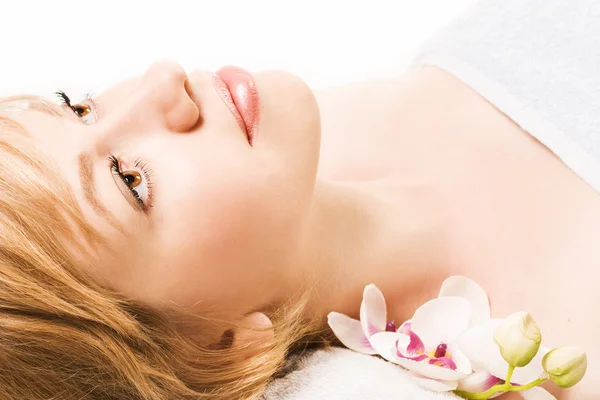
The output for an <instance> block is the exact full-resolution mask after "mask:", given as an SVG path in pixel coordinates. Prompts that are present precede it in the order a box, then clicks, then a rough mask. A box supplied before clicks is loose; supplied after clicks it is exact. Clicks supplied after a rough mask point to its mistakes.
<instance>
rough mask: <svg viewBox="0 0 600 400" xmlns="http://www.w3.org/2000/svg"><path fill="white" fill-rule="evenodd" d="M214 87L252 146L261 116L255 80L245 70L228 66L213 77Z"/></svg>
mask: <svg viewBox="0 0 600 400" xmlns="http://www.w3.org/2000/svg"><path fill="white" fill-rule="evenodd" d="M213 85H214V87H215V90H216V91H217V93H218V94H219V96H221V99H223V101H224V102H225V105H227V108H229V111H231V113H232V114H233V116H234V117H235V119H236V120H237V122H238V125H239V126H240V128H241V129H242V131H243V132H244V133H245V134H246V138H247V139H248V143H249V144H250V146H252V145H253V143H254V139H255V138H256V133H257V131H258V120H259V116H260V114H259V110H260V99H259V97H258V91H257V90H256V83H255V82H254V78H253V77H252V75H251V74H250V73H249V72H248V71H246V70H245V69H243V68H240V67H233V66H227V67H223V68H221V69H220V70H218V71H217V72H216V73H215V75H213Z"/></svg>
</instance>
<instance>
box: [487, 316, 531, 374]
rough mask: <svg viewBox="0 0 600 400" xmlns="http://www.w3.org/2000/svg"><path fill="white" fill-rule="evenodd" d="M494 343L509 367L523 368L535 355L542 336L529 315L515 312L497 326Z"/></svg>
mask: <svg viewBox="0 0 600 400" xmlns="http://www.w3.org/2000/svg"><path fill="white" fill-rule="evenodd" d="M494 342H496V344H497V345H498V347H499V348H500V353H501V354H502V358H504V360H505V361H506V362H507V363H508V364H509V365H512V366H515V367H524V366H526V365H527V364H529V363H530V362H531V360H532V359H533V357H535V355H536V354H537V352H538V350H539V348H540V343H541V342H542V334H541V332H540V328H539V327H538V325H537V323H536V322H535V321H534V319H533V317H532V316H531V315H530V314H529V313H527V312H517V313H514V314H511V315H509V316H508V317H506V318H505V319H504V320H503V321H502V322H501V323H500V325H498V327H497V328H496V331H495V332H494Z"/></svg>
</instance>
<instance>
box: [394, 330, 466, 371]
mask: <svg viewBox="0 0 600 400" xmlns="http://www.w3.org/2000/svg"><path fill="white" fill-rule="evenodd" d="M408 335H409V337H410V341H409V344H408V347H407V348H406V350H405V351H406V354H403V353H402V352H401V351H400V349H399V348H398V344H399V341H396V348H397V350H396V353H397V354H398V357H401V358H407V359H409V360H412V361H424V362H427V363H429V364H432V365H435V366H438V367H442V368H448V369H451V370H456V369H457V366H456V363H455V362H454V360H453V359H452V354H450V352H449V351H448V345H447V344H446V343H440V344H439V345H437V347H436V348H435V350H433V351H429V352H425V345H424V344H423V341H422V340H421V338H420V337H419V335H417V334H416V333H414V332H413V331H409V332H408Z"/></svg>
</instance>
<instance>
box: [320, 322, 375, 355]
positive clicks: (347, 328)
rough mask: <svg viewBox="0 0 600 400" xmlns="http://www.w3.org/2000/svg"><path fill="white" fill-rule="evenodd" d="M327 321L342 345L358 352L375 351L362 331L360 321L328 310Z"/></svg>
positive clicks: (372, 352)
mask: <svg viewBox="0 0 600 400" xmlns="http://www.w3.org/2000/svg"><path fill="white" fill-rule="evenodd" d="M327 323H328V324H329V327H330V328H331V330H332V331H333V333H334V334H335V336H337V338H338V339H339V340H340V342H342V344H343V345H344V346H346V347H348V348H349V349H351V350H354V351H358V352H360V353H365V354H376V353H377V352H376V351H375V349H374V348H373V347H372V346H371V344H370V343H369V339H367V337H366V336H365V334H364V333H363V330H362V326H361V324H360V321H358V320H355V319H352V318H350V317H348V316H346V315H344V314H340V313H337V312H330V313H329V315H328V316H327Z"/></svg>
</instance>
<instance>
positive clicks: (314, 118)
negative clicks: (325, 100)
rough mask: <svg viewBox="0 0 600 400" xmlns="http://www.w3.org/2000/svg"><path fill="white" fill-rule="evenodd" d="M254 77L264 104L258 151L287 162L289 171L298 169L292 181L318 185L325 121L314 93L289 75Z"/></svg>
mask: <svg viewBox="0 0 600 400" xmlns="http://www.w3.org/2000/svg"><path fill="white" fill-rule="evenodd" d="M253 75H254V77H255V80H256V85H257V89H258V93H259V96H260V102H261V105H260V122H259V129H258V134H257V137H256V140H255V143H254V147H255V150H257V151H265V152H270V153H271V154H272V155H273V156H274V157H280V158H281V159H283V160H284V161H285V164H287V168H291V169H294V170H295V172H294V173H292V174H291V175H290V178H297V179H302V180H306V179H309V180H312V181H313V184H314V180H315V177H316V172H317V166H318V161H319V150H320V144H321V118H320V113H319V107H318V105H317V101H316V98H315V96H314V93H313V92H312V90H311V89H310V87H309V86H308V85H307V84H306V83H305V82H304V81H303V80H302V79H300V78H299V77H297V76H295V75H293V74H290V73H288V72H284V71H265V72H258V73H255V74H253ZM295 175H299V176H295Z"/></svg>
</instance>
